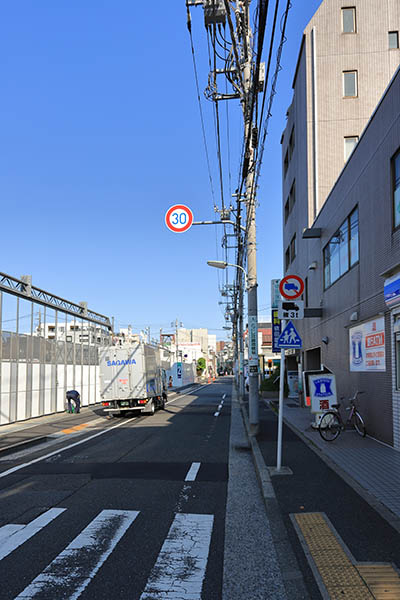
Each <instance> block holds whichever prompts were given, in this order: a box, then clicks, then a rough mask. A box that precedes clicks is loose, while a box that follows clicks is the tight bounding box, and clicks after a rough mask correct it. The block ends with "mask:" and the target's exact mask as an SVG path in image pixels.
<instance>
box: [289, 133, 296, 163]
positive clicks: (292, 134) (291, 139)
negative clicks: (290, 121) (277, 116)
mask: <svg viewBox="0 0 400 600" xmlns="http://www.w3.org/2000/svg"><path fill="white" fill-rule="evenodd" d="M294 146H295V139H294V127H293V128H292V131H291V134H290V138H289V159H291V158H292V156H293V152H294Z"/></svg>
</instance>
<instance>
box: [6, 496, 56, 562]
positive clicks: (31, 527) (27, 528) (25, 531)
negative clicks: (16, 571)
mask: <svg viewBox="0 0 400 600" xmlns="http://www.w3.org/2000/svg"><path fill="white" fill-rule="evenodd" d="M64 510H66V509H65V508H50V510H47V511H46V512H45V513H43V514H42V515H40V516H39V517H37V518H36V519H34V520H33V521H31V522H30V523H28V525H4V527H2V528H1V529H0V539H1V540H2V544H1V547H0V560H2V559H3V558H5V557H6V556H8V555H9V554H11V552H13V551H14V550H16V548H18V546H21V544H23V543H24V542H26V541H27V540H29V538H31V537H32V536H33V535H35V533H37V532H38V531H40V530H41V529H43V527H45V526H46V525H48V524H49V523H50V521H52V520H53V519H55V518H56V517H58V516H59V515H60V514H61V513H63V512H64ZM2 532H3V533H4V534H5V535H3V534H2ZM7 534H8V535H7Z"/></svg>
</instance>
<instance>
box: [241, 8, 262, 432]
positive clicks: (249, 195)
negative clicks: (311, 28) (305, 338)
mask: <svg viewBox="0 0 400 600" xmlns="http://www.w3.org/2000/svg"><path fill="white" fill-rule="evenodd" d="M250 2H251V0H248V1H247V2H246V3H245V6H244V9H243V21H244V23H245V24H246V30H245V32H244V34H243V36H244V37H243V49H242V52H243V58H244V62H243V85H244V97H243V98H242V107H243V116H244V127H245V140H249V144H248V148H247V153H248V155H247V156H245V157H244V163H245V164H247V176H246V208H247V227H248V229H247V281H248V284H247V285H248V289H247V311H248V328H249V330H248V342H249V360H248V369H249V422H250V434H251V435H257V433H258V430H259V407H258V405H259V394H258V306H257V285H258V284H257V257H256V255H257V248H256V199H255V194H256V190H255V189H254V176H255V162H254V159H255V147H253V144H252V142H253V141H254V140H253V136H252V129H253V123H252V121H251V118H252V115H251V106H252V94H253V81H252V77H251V71H252V69H251V67H252V51H251V30H250V10H249V7H250ZM239 4H242V3H239V2H237V7H238V5H239ZM256 89H257V88H256ZM256 93H257V92H256ZM255 143H257V142H255Z"/></svg>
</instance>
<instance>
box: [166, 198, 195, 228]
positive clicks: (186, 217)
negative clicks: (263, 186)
mask: <svg viewBox="0 0 400 600" xmlns="http://www.w3.org/2000/svg"><path fill="white" fill-rule="evenodd" d="M192 223H193V213H192V211H191V210H190V208H188V207H187V206H185V205H184V204H175V206H171V208H169V209H168V210H167V212H166V213H165V224H166V226H167V227H168V229H170V230H171V231H174V232H175V233H183V232H184V231H187V230H188V229H190V227H191V226H192Z"/></svg>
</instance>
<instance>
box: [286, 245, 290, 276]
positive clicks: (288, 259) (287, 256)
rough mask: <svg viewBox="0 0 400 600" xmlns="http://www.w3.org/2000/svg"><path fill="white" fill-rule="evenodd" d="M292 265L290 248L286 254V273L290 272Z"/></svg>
mask: <svg viewBox="0 0 400 600" xmlns="http://www.w3.org/2000/svg"><path fill="white" fill-rule="evenodd" d="M289 265H290V246H289V248H288V249H287V250H286V252H285V271H287V270H288V268H289Z"/></svg>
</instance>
